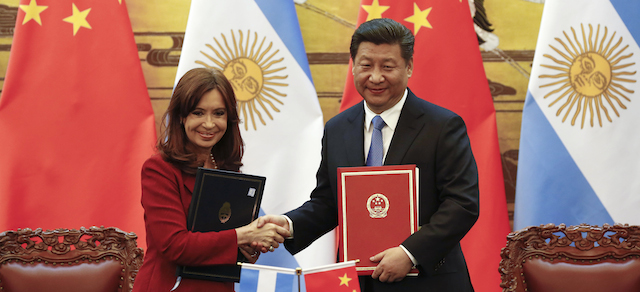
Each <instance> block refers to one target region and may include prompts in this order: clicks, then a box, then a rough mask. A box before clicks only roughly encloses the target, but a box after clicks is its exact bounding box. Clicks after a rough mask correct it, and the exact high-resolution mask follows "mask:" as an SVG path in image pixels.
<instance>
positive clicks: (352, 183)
mask: <svg viewBox="0 0 640 292" xmlns="http://www.w3.org/2000/svg"><path fill="white" fill-rule="evenodd" d="M418 177H419V176H418V168H417V167H416V166H415V165H386V166H375V167H340V168H338V210H339V214H338V219H339V226H338V230H339V238H340V253H339V256H340V261H349V260H360V261H359V262H358V263H357V264H356V270H357V271H358V275H371V274H372V273H373V270H375V268H376V265H377V263H374V262H372V261H370V260H369V258H370V257H372V256H374V255H376V254H378V253H379V252H381V251H384V250H386V249H388V248H391V247H397V246H399V245H400V244H401V243H402V242H403V241H404V240H405V239H406V238H407V237H409V236H410V235H411V234H413V233H414V232H416V231H417V230H418V228H419V225H418V214H419V213H418V206H419V201H418ZM415 273H417V270H414V271H412V273H410V275H412V274H413V275H415Z"/></svg>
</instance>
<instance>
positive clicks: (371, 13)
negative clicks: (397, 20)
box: [362, 0, 391, 21]
mask: <svg viewBox="0 0 640 292" xmlns="http://www.w3.org/2000/svg"><path fill="white" fill-rule="evenodd" d="M389 7H391V6H380V4H379V3H378V0H373V3H371V5H362V9H364V11H366V12H367V13H368V14H367V21H369V20H372V19H376V18H382V13H384V12H385V11H387V9H389Z"/></svg>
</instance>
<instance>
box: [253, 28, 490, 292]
mask: <svg viewBox="0 0 640 292" xmlns="http://www.w3.org/2000/svg"><path fill="white" fill-rule="evenodd" d="M413 44H414V36H413V34H412V33H411V31H410V30H409V29H407V28H406V27H404V26H403V25H401V24H399V23H398V22H395V21H393V20H391V19H374V20H370V21H367V22H365V23H363V24H362V25H360V27H359V28H358V29H357V30H356V31H355V33H354V35H353V37H352V40H351V49H350V51H351V58H352V60H353V76H354V83H355V87H356V89H357V91H358V92H359V93H360V95H361V96H362V97H363V98H364V101H363V102H360V103H358V104H357V105H355V106H353V107H351V108H349V109H347V110H345V111H344V112H342V113H340V114H338V115H337V116H335V117H334V118H332V119H331V120H329V121H328V122H327V124H326V126H325V131H324V137H323V141H322V161H321V164H320V168H319V169H318V172H317V186H316V188H315V189H314V190H313V192H312V193H311V199H310V200H309V201H307V202H305V203H304V204H303V205H302V206H300V207H299V208H297V209H295V210H293V211H290V212H288V213H286V214H285V215H284V216H283V215H267V216H264V217H262V218H261V219H259V220H260V223H259V224H261V223H262V222H273V223H277V224H280V225H282V226H284V227H285V228H289V229H290V230H291V231H292V234H293V236H292V238H289V239H287V240H285V247H286V248H287V250H289V251H290V252H291V253H292V254H295V253H297V252H299V251H301V250H302V249H304V248H306V247H307V246H308V245H309V244H311V242H313V241H314V240H316V239H317V238H318V237H320V236H321V235H323V234H325V233H327V232H329V231H331V230H332V229H333V228H335V227H336V226H337V225H338V206H337V201H336V198H337V168H338V167H347V166H364V165H365V161H366V165H375V162H374V163H373V164H370V162H371V161H370V160H373V157H375V154H372V153H373V149H379V147H377V146H374V144H376V143H375V142H374V143H373V144H371V141H372V140H374V141H379V138H375V137H373V138H372V133H373V132H375V129H374V127H376V128H379V127H377V126H374V123H372V120H378V119H379V118H376V117H377V116H379V117H380V118H382V120H383V122H382V123H381V124H380V125H381V127H382V129H381V130H380V134H381V135H382V149H381V151H382V156H381V159H382V160H383V161H384V164H385V165H399V164H416V165H417V166H418V168H419V169H420V178H419V182H420V189H419V196H420V198H419V199H420V215H419V217H420V218H419V220H420V225H421V228H420V230H419V231H417V232H415V233H414V234H412V235H411V236H409V237H408V238H406V239H405V240H404V241H403V242H402V244H401V245H400V246H397V247H392V248H389V249H387V250H384V251H380V253H379V254H376V255H371V256H372V261H374V262H378V266H377V267H376V270H375V271H374V272H373V275H372V277H360V285H361V288H362V290H363V291H455V292H461V291H473V287H472V285H471V282H470V279H469V274H468V271H467V267H466V263H465V260H464V256H463V254H462V250H461V248H460V240H461V239H462V237H464V235H465V234H466V233H467V232H468V231H469V229H471V227H472V226H473V224H474V223H475V222H476V220H477V218H478V215H479V194H478V173H477V167H476V163H475V160H474V158H473V154H472V152H471V146H470V143H469V138H468V136H467V131H466V127H465V125H464V122H463V120H462V118H460V117H459V116H458V115H456V114H455V113H453V112H451V111H449V110H447V109H444V108H441V107H439V106H436V105H434V104H432V103H429V102H427V101H425V100H422V99H420V98H418V97H416V96H415V95H414V94H413V93H412V92H411V90H409V88H408V87H407V82H408V79H409V77H411V73H412V71H413ZM369 151H372V152H371V153H370V152H369ZM378 164H380V162H378ZM381 236H384V233H382V232H381ZM265 250H266V249H263V251H265ZM414 266H415V267H417V268H418V270H419V271H420V273H419V275H418V276H406V275H407V273H408V272H409V271H410V270H411V268H412V267H414ZM405 276H406V277H405Z"/></svg>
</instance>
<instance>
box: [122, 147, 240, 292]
mask: <svg viewBox="0 0 640 292" xmlns="http://www.w3.org/2000/svg"><path fill="white" fill-rule="evenodd" d="M195 183H196V178H195V176H193V175H189V174H185V173H183V172H182V171H181V170H179V169H178V168H176V167H175V166H173V165H172V164H171V163H168V162H166V161H164V160H163V159H162V158H161V157H160V155H159V154H156V155H154V156H152V157H151V158H149V159H148V160H147V161H146V162H145V163H144V165H143V166H142V207H144V222H145V228H146V231H147V250H146V251H145V255H144V263H143V264H142V267H141V268H140V271H139V272H138V275H137V276H136V282H135V284H134V287H133V291H134V292H142V291H149V292H155V291H169V290H171V288H172V287H173V285H174V284H175V282H176V275H175V274H176V267H177V265H191V266H200V265H220V264H227V265H232V264H235V263H236V261H237V256H238V244H237V239H236V231H235V230H234V229H231V230H225V231H221V232H205V233H201V232H190V231H188V229H187V214H189V205H190V204H191V194H192V193H193V187H194V185H195ZM176 291H229V292H232V291H233V282H214V281H205V280H195V279H182V282H181V283H180V286H179V287H178V289H176Z"/></svg>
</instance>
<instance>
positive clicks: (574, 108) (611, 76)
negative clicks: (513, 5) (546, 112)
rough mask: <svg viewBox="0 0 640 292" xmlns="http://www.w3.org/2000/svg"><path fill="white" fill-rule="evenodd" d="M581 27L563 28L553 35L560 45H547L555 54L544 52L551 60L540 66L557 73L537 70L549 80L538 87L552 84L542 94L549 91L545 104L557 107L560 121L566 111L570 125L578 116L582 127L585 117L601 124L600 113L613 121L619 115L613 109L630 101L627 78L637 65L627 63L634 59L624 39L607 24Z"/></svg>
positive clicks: (631, 76) (632, 81)
mask: <svg viewBox="0 0 640 292" xmlns="http://www.w3.org/2000/svg"><path fill="white" fill-rule="evenodd" d="M581 30H582V33H581V34H580V33H578V34H576V30H575V29H574V28H573V27H572V28H571V32H572V33H571V35H567V32H563V34H564V38H559V37H558V38H556V39H555V40H556V41H557V42H558V44H559V45H560V46H562V47H559V46H554V45H549V46H550V47H551V49H553V51H555V54H553V55H550V54H544V57H545V58H547V60H550V61H552V62H553V63H554V64H553V65H548V64H541V65H540V66H542V67H544V68H548V69H551V70H555V71H557V74H544V75H540V76H539V77H540V78H541V79H549V80H550V81H549V82H548V83H546V84H542V85H541V86H540V88H547V87H548V88H551V89H554V90H552V91H550V92H549V93H547V94H546V95H545V96H544V98H545V99H546V98H548V97H551V99H550V101H551V103H550V104H549V107H557V111H556V116H557V117H560V116H562V122H565V121H566V120H567V118H569V117H570V118H571V125H572V126H575V124H576V121H578V120H579V123H580V127H581V128H584V125H585V122H588V123H589V125H590V126H591V127H593V126H594V123H595V121H596V120H597V123H598V124H599V125H600V127H602V120H603V119H604V118H606V119H607V120H608V121H609V122H613V120H612V118H611V117H612V116H613V115H614V114H615V116H617V117H620V112H619V111H618V110H623V109H626V108H627V106H626V104H629V103H630V102H631V99H629V97H630V96H631V94H632V93H633V92H634V91H633V90H631V89H629V88H627V87H628V86H626V84H629V83H635V82H636V80H635V79H634V77H635V75H636V71H631V70H629V69H628V67H630V66H633V65H634V64H635V62H633V61H632V60H633V59H632V57H633V53H632V52H629V51H628V50H627V49H628V48H629V45H628V44H627V43H626V41H625V40H623V38H622V37H616V32H615V31H614V32H613V33H611V36H609V31H608V29H607V27H606V26H605V27H604V28H601V27H600V25H598V26H597V27H596V28H595V31H594V27H593V26H592V25H591V24H589V29H588V32H587V31H585V27H584V25H581ZM601 34H602V37H600V35H601Z"/></svg>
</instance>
